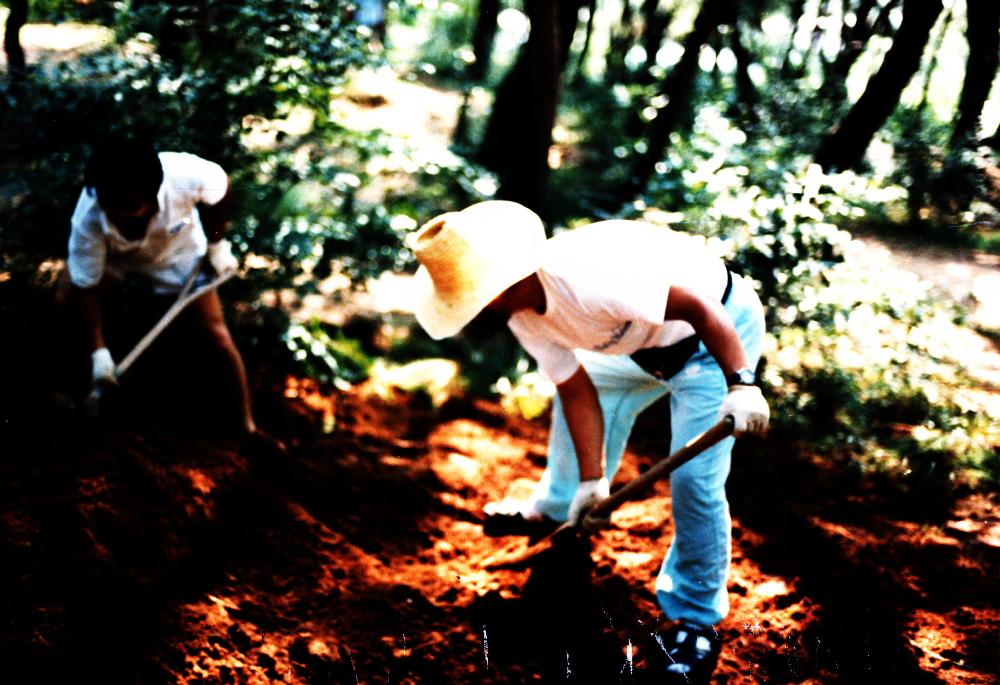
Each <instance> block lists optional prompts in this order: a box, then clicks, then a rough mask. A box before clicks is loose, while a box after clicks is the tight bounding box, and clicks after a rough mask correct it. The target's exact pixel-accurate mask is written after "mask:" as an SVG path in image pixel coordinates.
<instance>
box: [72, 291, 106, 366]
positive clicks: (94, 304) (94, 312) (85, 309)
mask: <svg viewBox="0 0 1000 685" xmlns="http://www.w3.org/2000/svg"><path fill="white" fill-rule="evenodd" d="M72 293H73V301H74V302H75V303H76V310H77V314H78V315H79V317H80V322H81V324H82V325H83V329H84V332H85V333H86V335H87V339H88V341H89V342H90V351H91V352H93V351H94V350H98V349H100V348H102V347H106V345H105V343H104V327H103V326H104V321H103V317H102V314H101V303H100V300H99V299H98V297H97V290H96V288H78V287H76V286H73V290H72Z"/></svg>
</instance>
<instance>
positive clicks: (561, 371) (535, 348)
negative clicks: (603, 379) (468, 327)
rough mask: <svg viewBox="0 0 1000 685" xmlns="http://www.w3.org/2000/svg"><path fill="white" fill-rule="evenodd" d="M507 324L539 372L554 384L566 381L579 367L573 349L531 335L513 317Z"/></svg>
mask: <svg viewBox="0 0 1000 685" xmlns="http://www.w3.org/2000/svg"><path fill="white" fill-rule="evenodd" d="M509 325H510V330H511V332H512V333H513V334H514V337H515V338H517V340H518V342H519V343H521V346H522V347H523V348H524V349H525V351H526V352H527V353H528V354H530V355H531V357H532V358H533V359H534V360H535V362H536V363H537V364H538V370H539V371H540V372H541V374H542V375H543V376H545V377H546V378H547V379H549V380H550V381H551V382H552V383H554V384H555V385H560V384H562V383H565V382H566V381H568V380H569V379H570V378H571V377H572V376H573V374H574V373H576V371H577V369H579V368H580V361H579V360H578V359H577V358H576V354H574V353H573V350H571V349H569V348H567V347H563V346H562V345H558V344H556V343H553V342H551V341H549V340H546V339H544V338H541V337H538V336H534V335H531V333H530V332H529V331H527V330H526V329H524V328H523V327H521V326H519V325H518V324H517V322H516V321H515V320H514V319H511V320H510V324H509Z"/></svg>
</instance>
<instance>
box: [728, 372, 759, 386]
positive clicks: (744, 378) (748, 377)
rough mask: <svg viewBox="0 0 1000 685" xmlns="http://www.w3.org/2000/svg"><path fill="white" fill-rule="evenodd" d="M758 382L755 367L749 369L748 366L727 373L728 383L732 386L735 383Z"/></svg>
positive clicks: (747, 383)
mask: <svg viewBox="0 0 1000 685" xmlns="http://www.w3.org/2000/svg"><path fill="white" fill-rule="evenodd" d="M756 384H757V374H755V373H754V372H753V369H748V368H746V367H744V368H742V369H737V370H736V371H733V372H732V373H730V374H727V375H726V385H728V386H729V387H732V386H734V385H756Z"/></svg>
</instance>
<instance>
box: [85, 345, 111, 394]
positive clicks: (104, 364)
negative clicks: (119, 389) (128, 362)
mask: <svg viewBox="0 0 1000 685" xmlns="http://www.w3.org/2000/svg"><path fill="white" fill-rule="evenodd" d="M90 358H91V360H92V361H93V375H92V379H93V383H94V387H98V386H101V385H116V384H117V383H118V376H117V375H116V374H115V360H114V359H112V358H111V352H110V351H109V350H108V348H106V347H101V348H98V349H96V350H94V352H93V354H91V355H90Z"/></svg>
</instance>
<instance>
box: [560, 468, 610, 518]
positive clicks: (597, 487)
mask: <svg viewBox="0 0 1000 685" xmlns="http://www.w3.org/2000/svg"><path fill="white" fill-rule="evenodd" d="M609 494H611V485H610V484H609V483H608V479H607V478H594V479H592V480H585V481H581V482H580V487H578V488H577V489H576V494H575V495H573V501H572V502H570V503H569V518H568V519H567V523H569V524H570V525H576V524H577V523H579V522H580V515H581V514H583V513H585V512H586V511H587V510H588V509H590V508H591V507H592V506H594V505H595V504H597V503H598V502H600V501H601V500H602V499H604V498H605V497H607V496H608V495H609Z"/></svg>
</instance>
